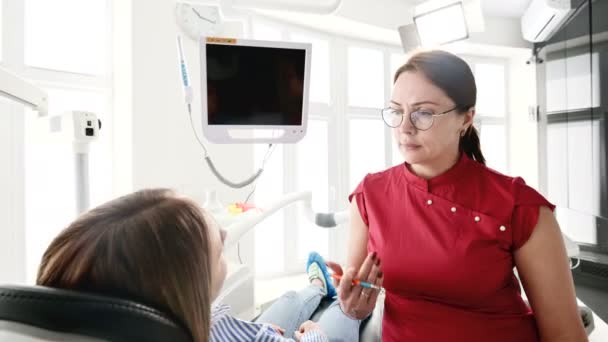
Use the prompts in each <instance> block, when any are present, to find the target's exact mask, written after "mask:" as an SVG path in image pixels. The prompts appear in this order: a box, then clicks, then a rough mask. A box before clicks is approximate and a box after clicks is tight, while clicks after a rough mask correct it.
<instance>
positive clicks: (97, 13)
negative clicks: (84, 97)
mask: <svg viewBox="0 0 608 342" xmlns="http://www.w3.org/2000/svg"><path fill="white" fill-rule="evenodd" d="M108 17H109V16H108V4H107V0H89V1H82V0H54V1H48V0H26V1H25V64H27V65H29V66H33V67H39V68H46V69H53V70H60V71H69V72H75V73H82V74H93V75H102V74H104V73H106V72H107V70H106V69H107V64H108V63H107V61H108V60H109V58H110V55H109V51H108V46H109V35H108V32H109V29H108V28H109V25H108V23H109V20H108Z"/></svg>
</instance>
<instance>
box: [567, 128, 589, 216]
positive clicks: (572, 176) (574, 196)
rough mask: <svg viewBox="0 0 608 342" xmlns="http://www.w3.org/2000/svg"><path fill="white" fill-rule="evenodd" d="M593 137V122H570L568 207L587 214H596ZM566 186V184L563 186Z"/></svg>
mask: <svg viewBox="0 0 608 342" xmlns="http://www.w3.org/2000/svg"><path fill="white" fill-rule="evenodd" d="M592 135H593V130H592V124H591V121H569V122H568V141H567V142H568V150H567V151H568V183H567V184H568V192H569V196H568V199H569V201H568V207H569V208H570V209H573V210H577V211H581V212H584V213H587V214H592V213H594V203H593V200H594V197H596V196H594V194H595V192H596V190H597V189H594V188H593V178H592V173H593V172H592V170H591V168H592V167H593V149H592V145H591V143H592V140H591V137H592ZM561 186H564V184H561Z"/></svg>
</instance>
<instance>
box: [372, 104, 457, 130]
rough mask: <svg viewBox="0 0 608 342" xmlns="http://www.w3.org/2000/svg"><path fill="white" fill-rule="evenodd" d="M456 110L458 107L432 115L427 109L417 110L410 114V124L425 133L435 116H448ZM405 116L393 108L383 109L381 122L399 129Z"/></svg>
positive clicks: (431, 125)
mask: <svg viewBox="0 0 608 342" xmlns="http://www.w3.org/2000/svg"><path fill="white" fill-rule="evenodd" d="M457 108H458V106H456V107H454V108H452V109H450V110H446V111H445V112H442V113H439V114H434V113H433V112H431V111H429V110H427V109H419V110H416V111H413V112H411V113H410V122H411V123H412V125H413V126H414V127H416V129H418V130H421V131H426V130H428V129H430V128H431V127H433V122H434V121H435V117H436V116H442V115H445V114H448V113H449V112H451V111H454V110H456V109H457ZM404 115H405V114H404V113H403V111H401V110H398V109H395V108H391V107H388V108H384V109H383V110H382V120H384V123H385V124H386V125H387V126H389V127H393V128H395V127H399V126H401V124H402V123H403V116H404Z"/></svg>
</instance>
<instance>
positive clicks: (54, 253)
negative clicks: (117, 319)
mask: <svg viewBox="0 0 608 342" xmlns="http://www.w3.org/2000/svg"><path fill="white" fill-rule="evenodd" d="M36 283H37V284H38V285H43V286H50V287H55V288H62V289H72V290H77V291H86V292H95V293H100V294H106V295H111V296H118V297H122V298H126V299H134V300H139V301H141V302H143V303H144V304H148V305H151V306H153V307H156V308H158V309H161V310H164V311H165V312H168V313H169V314H173V315H174V316H175V317H176V318H178V319H179V320H181V323H183V324H185V326H187V327H188V328H189V329H190V333H191V335H192V337H193V339H194V341H196V342H207V341H208V340H209V329H210V327H209V325H210V322H211V319H210V316H211V313H210V310H211V290H210V289H211V261H210V243H209V236H208V229H207V225H206V223H205V219H204V217H203V213H202V211H201V209H200V208H199V207H198V206H197V205H196V204H195V203H193V202H191V201H189V200H187V199H184V198H179V197H177V196H176V195H175V194H174V193H173V192H172V191H170V190H166V189H150V190H142V191H138V192H135V193H132V194H129V195H126V196H123V197H120V198H118V199H115V200H113V201H110V202H108V203H105V204H103V205H101V206H99V207H97V208H95V209H92V210H90V211H89V212H87V213H85V214H83V215H82V216H81V217H79V218H78V219H77V220H76V221H74V222H73V223H72V224H70V225H69V226H68V227H67V228H66V229H65V230H64V231H62V232H61V233H60V234H59V236H57V237H56V238H55V239H54V240H53V242H52V243H51V244H50V246H49V247H48V249H47V250H46V252H45V253H44V256H43V258H42V263H41V265H40V268H39V270H38V279H37V281H36Z"/></svg>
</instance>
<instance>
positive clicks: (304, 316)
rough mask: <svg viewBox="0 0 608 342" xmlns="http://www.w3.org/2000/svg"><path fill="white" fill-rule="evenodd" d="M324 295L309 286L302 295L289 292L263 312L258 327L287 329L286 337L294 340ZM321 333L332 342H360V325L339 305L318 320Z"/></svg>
mask: <svg viewBox="0 0 608 342" xmlns="http://www.w3.org/2000/svg"><path fill="white" fill-rule="evenodd" d="M322 298H323V292H321V288H320V287H318V286H315V285H310V286H308V287H306V288H304V289H302V290H300V291H299V292H295V291H289V292H287V293H285V294H284V295H282V296H281V297H280V298H279V299H277V300H276V301H275V302H274V303H273V304H272V305H271V306H270V308H268V309H267V310H266V311H264V312H263V313H262V314H261V315H260V317H258V319H256V323H271V324H275V325H278V326H280V327H281V328H283V329H285V335H284V336H285V337H287V338H294V335H293V334H294V332H295V331H296V330H297V329H298V328H299V327H300V325H301V324H302V323H304V322H306V321H307V320H309V319H310V317H311V316H312V314H313V313H314V312H315V311H316V310H317V307H318V306H319V303H320V302H321V299H322ZM318 323H319V325H321V329H322V330H323V332H324V333H325V335H327V337H328V338H329V341H330V342H357V341H359V325H360V324H361V322H360V321H358V320H355V319H351V318H349V317H348V316H346V315H345V314H344V313H342V309H340V305H339V304H338V301H335V302H333V303H332V304H331V305H330V306H329V308H327V310H325V312H323V315H322V316H321V318H320V319H319V322H318Z"/></svg>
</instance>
